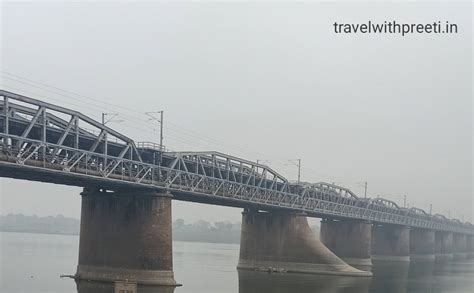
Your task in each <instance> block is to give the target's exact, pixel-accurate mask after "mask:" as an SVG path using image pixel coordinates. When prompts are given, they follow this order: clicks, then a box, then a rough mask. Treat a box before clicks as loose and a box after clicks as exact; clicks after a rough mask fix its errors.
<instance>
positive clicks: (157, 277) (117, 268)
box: [75, 188, 176, 286]
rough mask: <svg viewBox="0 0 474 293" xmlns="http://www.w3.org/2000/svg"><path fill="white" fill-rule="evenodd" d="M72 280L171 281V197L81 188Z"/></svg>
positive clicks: (132, 191) (154, 282) (161, 283)
mask: <svg viewBox="0 0 474 293" xmlns="http://www.w3.org/2000/svg"><path fill="white" fill-rule="evenodd" d="M81 195H82V210H81V231H80V240H79V264H78V266H77V273H76V275H75V277H76V278H77V279H85V280H94V281H112V282H113V281H124V280H128V281H134V282H137V283H138V284H144V285H171V286H174V285H176V282H175V280H174V274H173V255H172V243H171V195H170V194H163V193H161V194H160V193H154V192H152V191H143V190H126V191H118V192H106V191H101V190H98V189H90V188H84V191H83V192H82V193H81Z"/></svg>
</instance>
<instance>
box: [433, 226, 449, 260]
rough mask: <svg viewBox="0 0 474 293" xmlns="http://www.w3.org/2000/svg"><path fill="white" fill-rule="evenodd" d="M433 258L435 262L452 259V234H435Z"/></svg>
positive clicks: (442, 232) (440, 232) (437, 232)
mask: <svg viewBox="0 0 474 293" xmlns="http://www.w3.org/2000/svg"><path fill="white" fill-rule="evenodd" d="M435 258H436V260H437V261H444V260H451V259H453V233H451V232H446V231H436V232H435Z"/></svg>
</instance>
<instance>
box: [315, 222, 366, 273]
mask: <svg viewBox="0 0 474 293" xmlns="http://www.w3.org/2000/svg"><path fill="white" fill-rule="evenodd" d="M320 240H321V242H322V243H323V244H324V245H326V247H327V248H329V249H330V250H331V251H332V252H333V253H334V254H335V255H337V256H338V257H340V258H341V259H342V260H344V261H345V262H346V263H347V264H349V265H352V266H354V267H356V268H367V267H370V266H372V260H371V257H370V254H371V252H370V250H371V242H372V224H371V223H370V222H368V221H357V220H333V219H323V220H321V230H320Z"/></svg>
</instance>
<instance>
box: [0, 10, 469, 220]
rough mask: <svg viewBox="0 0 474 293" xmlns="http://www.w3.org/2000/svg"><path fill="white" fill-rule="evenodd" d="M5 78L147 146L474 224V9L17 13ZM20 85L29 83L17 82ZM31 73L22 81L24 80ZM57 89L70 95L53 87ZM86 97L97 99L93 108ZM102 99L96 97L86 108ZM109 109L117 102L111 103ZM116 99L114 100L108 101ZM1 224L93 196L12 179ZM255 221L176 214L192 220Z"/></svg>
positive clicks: (5, 42) (5, 41) (178, 210)
mask: <svg viewBox="0 0 474 293" xmlns="http://www.w3.org/2000/svg"><path fill="white" fill-rule="evenodd" d="M1 10H2V13H1V26H2V28H1V51H0V53H1V70H2V74H1V78H0V83H1V85H2V88H4V89H5V90H10V91H15V92H19V93H23V94H25V95H28V96H31V97H33V98H39V99H43V100H46V101H49V102H53V103H55V104H58V105H62V106H65V107H69V108H72V109H75V110H79V111H81V112H83V113H84V114H87V115H89V116H91V117H93V118H95V119H97V120H99V119H100V115H101V113H102V112H109V113H111V112H120V115H119V116H118V119H121V120H125V121H124V122H121V123H118V122H115V123H113V124H112V123H111V124H110V126H111V127H113V128H115V129H117V130H119V131H121V132H123V133H124V134H126V135H128V136H131V137H132V138H134V139H135V140H137V141H140V140H147V141H148V140H154V141H158V132H157V131H156V129H155V128H156V125H153V123H152V122H149V121H147V119H146V118H145V115H144V114H143V113H144V112H145V111H158V110H164V111H165V133H164V136H165V141H164V142H165V145H166V146H167V147H168V148H170V149H173V150H218V151H222V152H226V153H230V154H233V155H237V156H242V157H245V158H247V159H251V160H257V159H259V160H266V163H267V164H269V165H270V166H272V167H274V168H275V169H277V170H278V171H280V172H281V173H282V174H283V175H284V176H286V177H287V178H289V179H292V180H294V179H296V175H297V168H296V166H294V165H293V163H291V162H290V161H288V160H289V159H296V158H301V159H302V165H303V167H302V180H304V181H310V182H318V181H329V182H335V183H337V184H341V185H344V186H347V187H349V188H351V189H353V190H354V191H355V192H356V193H358V194H361V195H363V184H362V183H361V182H364V181H367V182H368V193H369V196H371V197H376V196H379V195H380V196H382V197H386V198H388V199H392V200H394V201H396V202H398V203H400V204H402V203H403V195H406V196H407V199H408V202H409V204H410V206H417V207H420V208H423V209H425V210H427V211H429V205H430V203H432V204H433V211H434V212H436V213H444V214H446V215H447V214H448V213H449V211H450V212H451V215H454V216H456V217H459V218H461V217H464V219H465V220H471V221H472V219H473V215H472V214H473V184H472V183H473V173H472V134H473V133H472V122H473V116H472V111H473V104H472V97H473V96H472V22H471V20H472V3H471V2H469V1H466V2H464V3H462V2H459V3H455V2H453V1H447V2H436V3H427V2H426V1H423V2H407V3H401V2H392V3H386V2H384V3H383V4H382V3H375V2H356V1H350V2H337V1H330V2H300V3H290V2H269V1H265V2H240V3H239V2H230V3H217V2H194V3H191V2H180V3H171V2H154V3H153V2H143V3H132V2H115V3H112V2H110V1H108V2H75V3H69V4H64V3H59V2H50V3H46V2H45V3H38V2H34V3H11V2H3V4H2V6H1ZM368 20H372V21H378V22H383V21H385V20H388V21H391V20H397V21H399V22H414V23H417V22H434V21H443V22H444V21H446V20H447V21H449V22H450V23H457V24H458V29H459V33H458V34H453V35H408V36H405V37H401V36H396V35H338V34H335V33H334V30H333V26H332V25H333V23H334V22H335V21H338V22H367V21H368ZM12 74H13V75H12ZM14 75H16V76H17V77H15V76H14ZM46 85H50V86H54V87H57V88H59V89H63V90H67V91H68V92H64V91H61V90H59V89H55V88H50V87H47V86H46ZM74 93H76V94H80V95H81V96H77V95H75V94H74ZM86 97H87V98H86ZM104 102H105V103H104ZM106 103H107V104H106ZM0 182H1V188H0V213H1V214H6V213H20V212H21V213H24V214H37V215H55V214H64V215H66V216H71V217H76V218H78V217H79V214H80V196H79V192H80V189H79V188H74V187H67V186H58V185H52V184H41V183H34V182H26V181H15V180H10V179H1V181H0ZM240 212H241V211H240V210H239V209H233V208H225V207H214V206H206V205H202V204H190V203H183V202H176V201H175V202H174V205H173V217H174V218H178V217H181V218H184V219H185V220H187V221H192V220H196V219H206V220H209V221H218V220H231V221H237V220H240Z"/></svg>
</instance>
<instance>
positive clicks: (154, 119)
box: [145, 110, 164, 165]
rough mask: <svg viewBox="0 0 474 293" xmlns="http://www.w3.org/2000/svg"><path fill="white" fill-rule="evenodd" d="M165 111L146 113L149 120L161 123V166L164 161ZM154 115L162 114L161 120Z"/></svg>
mask: <svg viewBox="0 0 474 293" xmlns="http://www.w3.org/2000/svg"><path fill="white" fill-rule="evenodd" d="M163 112H164V111H163V110H161V111H156V112H145V114H146V115H148V117H150V119H149V120H153V121H156V122H158V123H160V157H159V164H160V165H161V161H162V159H163V155H162V153H163ZM154 114H160V118H157V117H155V116H154Z"/></svg>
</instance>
